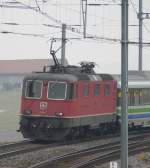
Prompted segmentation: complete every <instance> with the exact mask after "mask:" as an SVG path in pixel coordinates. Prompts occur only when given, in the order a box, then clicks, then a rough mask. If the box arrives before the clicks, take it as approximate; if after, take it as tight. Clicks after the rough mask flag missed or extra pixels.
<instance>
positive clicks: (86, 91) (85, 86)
mask: <svg viewBox="0 0 150 168" xmlns="http://www.w3.org/2000/svg"><path fill="white" fill-rule="evenodd" d="M88 94H89V87H88V85H84V86H83V96H88Z"/></svg>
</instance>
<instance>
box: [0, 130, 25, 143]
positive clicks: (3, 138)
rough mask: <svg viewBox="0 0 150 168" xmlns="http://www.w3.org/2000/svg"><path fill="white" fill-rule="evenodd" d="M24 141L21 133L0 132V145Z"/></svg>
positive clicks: (12, 131) (13, 131)
mask: <svg viewBox="0 0 150 168" xmlns="http://www.w3.org/2000/svg"><path fill="white" fill-rule="evenodd" d="M20 140H24V138H23V137H22V135H21V133H19V132H17V131H15V130H11V131H10V130H9V131H1V130H0V143H7V142H16V141H20Z"/></svg>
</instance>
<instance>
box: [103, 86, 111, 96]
mask: <svg viewBox="0 0 150 168" xmlns="http://www.w3.org/2000/svg"><path fill="white" fill-rule="evenodd" d="M109 94H110V85H109V84H106V85H104V96H109Z"/></svg>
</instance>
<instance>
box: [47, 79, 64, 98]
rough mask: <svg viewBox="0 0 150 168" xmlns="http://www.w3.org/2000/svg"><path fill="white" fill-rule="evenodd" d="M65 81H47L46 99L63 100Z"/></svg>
mask: <svg viewBox="0 0 150 168" xmlns="http://www.w3.org/2000/svg"><path fill="white" fill-rule="evenodd" d="M66 92H67V83H66V82H49V83H48V99H52V100H64V99H66Z"/></svg>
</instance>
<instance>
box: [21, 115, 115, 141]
mask: <svg viewBox="0 0 150 168" xmlns="http://www.w3.org/2000/svg"><path fill="white" fill-rule="evenodd" d="M115 117H116V116H115V114H110V115H98V116H85V117H80V118H59V117H36V116H25V115H22V116H21V120H20V131H21V132H22V134H23V136H24V138H31V139H38V140H62V139H65V138H66V137H67V136H74V134H76V132H75V131H73V130H77V128H80V129H81V128H84V130H85V128H86V130H85V131H88V130H94V129H99V132H100V133H101V132H104V131H105V130H109V129H113V128H114V127H116V125H117V123H116V119H115Z"/></svg>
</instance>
